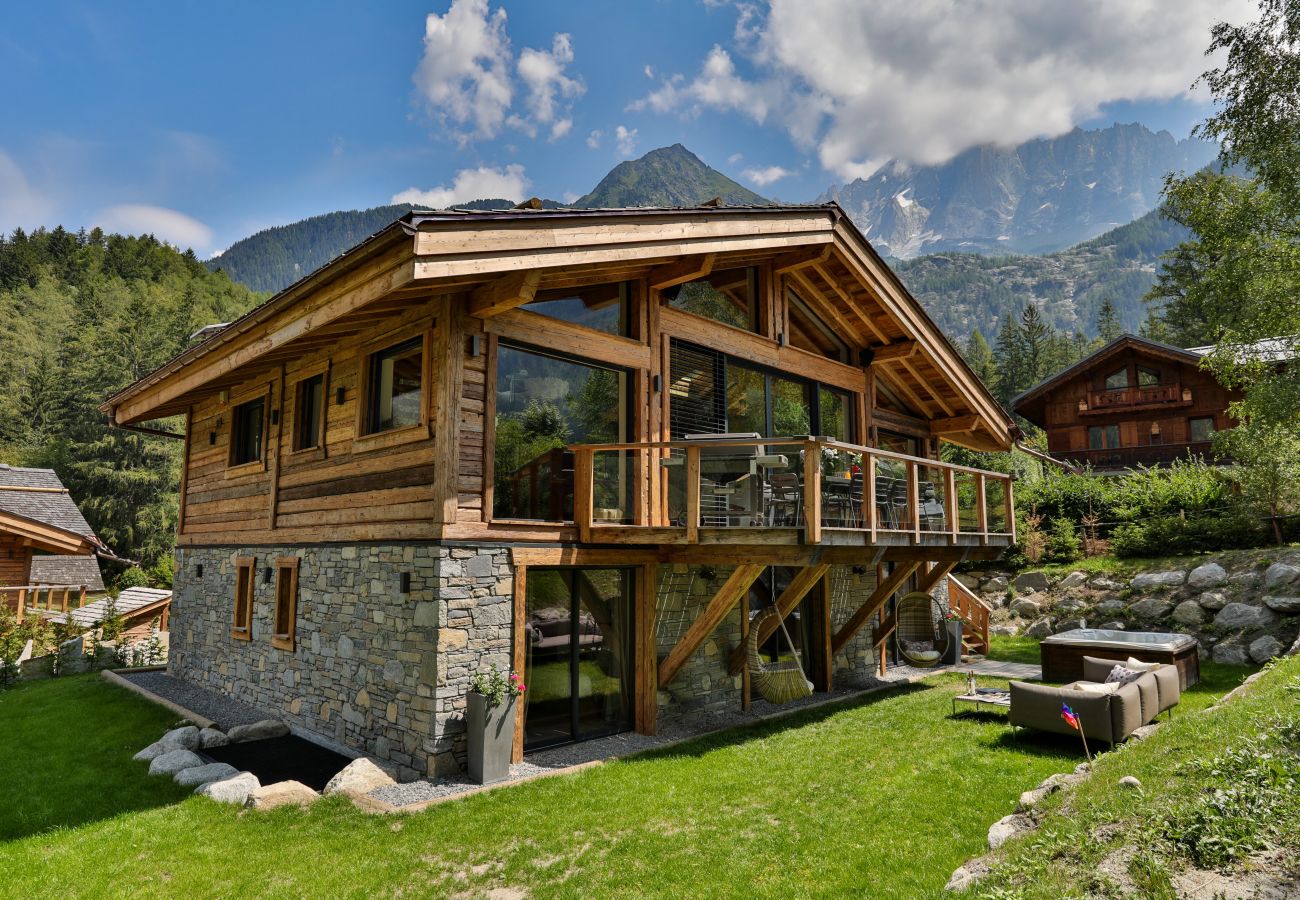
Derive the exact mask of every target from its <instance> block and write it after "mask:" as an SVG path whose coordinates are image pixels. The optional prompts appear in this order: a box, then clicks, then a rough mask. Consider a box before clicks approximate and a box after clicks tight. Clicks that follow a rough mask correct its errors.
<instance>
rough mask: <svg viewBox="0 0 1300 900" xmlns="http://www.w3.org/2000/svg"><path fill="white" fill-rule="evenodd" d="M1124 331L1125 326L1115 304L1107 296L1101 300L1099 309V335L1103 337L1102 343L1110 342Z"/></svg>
mask: <svg viewBox="0 0 1300 900" xmlns="http://www.w3.org/2000/svg"><path fill="white" fill-rule="evenodd" d="M1123 333H1124V326H1123V325H1121V324H1120V321H1119V314H1118V313H1117V312H1116V311H1115V304H1114V303H1112V302H1111V300H1110V298H1109V297H1107V298H1106V299H1105V300H1102V301H1101V306H1100V307H1099V308H1098V309H1097V337H1098V338H1100V339H1101V342H1102V344H1109V343H1110V342H1111V341H1113V340H1115V338H1117V337H1119V336H1120V335H1121V334H1123Z"/></svg>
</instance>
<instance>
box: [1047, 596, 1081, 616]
mask: <svg viewBox="0 0 1300 900" xmlns="http://www.w3.org/2000/svg"><path fill="white" fill-rule="evenodd" d="M1055 608H1056V611H1057V612H1058V613H1072V612H1079V611H1080V610H1083V609H1087V608H1088V604H1087V602H1086V601H1084V600H1080V599H1079V598H1078V597H1066V598H1065V599H1064V600H1062V601H1061V602H1060V603H1058V604H1056V607H1055Z"/></svg>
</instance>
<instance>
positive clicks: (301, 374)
mask: <svg viewBox="0 0 1300 900" xmlns="http://www.w3.org/2000/svg"><path fill="white" fill-rule="evenodd" d="M317 376H320V380H321V409H320V429H319V431H318V433H317V435H316V440H317V443H316V446H314V447H299V446H298V420H299V415H300V414H301V412H302V392H303V387H304V386H305V385H306V383H307V382H308V381H310V380H311V379H313V378H315V377H317ZM288 394H289V396H290V397H292V398H293V415H292V417H291V418H290V419H289V426H290V431H289V456H291V457H293V458H294V459H313V458H314V459H324V458H325V439H326V437H327V436H328V434H329V408H330V364H329V361H328V360H327V361H325V362H322V363H317V364H316V365H314V366H308V367H306V368H303V369H301V370H299V371H298V372H296V373H295V374H294V382H293V388H292V389H291V390H290V391H289V392H288Z"/></svg>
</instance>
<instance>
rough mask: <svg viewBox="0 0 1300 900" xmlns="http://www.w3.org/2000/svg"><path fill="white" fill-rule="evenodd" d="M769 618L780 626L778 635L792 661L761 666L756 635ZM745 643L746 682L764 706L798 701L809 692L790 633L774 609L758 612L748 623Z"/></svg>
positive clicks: (761, 660)
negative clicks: (787, 649)
mask: <svg viewBox="0 0 1300 900" xmlns="http://www.w3.org/2000/svg"><path fill="white" fill-rule="evenodd" d="M772 617H775V618H776V621H777V623H778V624H779V625H780V627H781V633H782V634H784V635H785V642H786V644H788V645H789V647H790V655H791V656H792V657H793V659H790V660H782V661H780V662H775V663H765V662H764V661H763V656H762V654H761V653H759V652H758V636H759V634H760V632H762V630H763V625H764V623H765V622H766V621H767V620H768V619H769V618H772ZM745 644H746V647H745V650H746V652H745V657H746V660H747V665H748V666H749V683H750V684H751V685H752V686H753V688H754V690H756V691H757V692H758V695H759V696H760V697H762V698H763V699H764V700H766V701H767V702H768V703H789V702H790V701H791V700H798V699H799V698H801V697H807V696H808V695H809V694H811V693H812V691H813V685H812V682H811V681H809V680H808V678H807V676H806V675H804V673H803V666H802V664H800V662H799V653H798V652H797V651H796V650H795V649H794V642H793V641H792V640H790V632H788V631H786V629H785V621H784V620H782V618H781V616H780V614H779V613H777V611H776V607H775V606H772V607H769V608H768V609H766V610H764V611H763V612H761V613H759V614H758V616H756V617H755V618H754V620H753V621H752V622H750V623H749V638H748V640H747V641H746V642H745Z"/></svg>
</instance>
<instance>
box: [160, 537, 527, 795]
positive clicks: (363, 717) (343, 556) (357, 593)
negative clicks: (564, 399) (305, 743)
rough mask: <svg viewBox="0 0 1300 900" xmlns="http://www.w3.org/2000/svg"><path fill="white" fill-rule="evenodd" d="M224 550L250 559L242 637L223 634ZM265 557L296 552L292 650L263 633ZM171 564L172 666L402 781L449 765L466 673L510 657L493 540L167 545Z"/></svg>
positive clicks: (506, 587)
mask: <svg viewBox="0 0 1300 900" xmlns="http://www.w3.org/2000/svg"><path fill="white" fill-rule="evenodd" d="M237 556H252V557H255V558H256V559H257V569H256V571H257V578H256V580H255V591H254V606H253V624H252V640H251V641H240V640H235V639H234V638H232V637H231V635H230V626H231V618H232V610H233V604H234V560H235V557H237ZM279 556H297V557H299V558H300V559H301V560H302V561H301V562H300V563H299V572H298V615H297V630H296V647H295V649H294V650H293V651H292V652H290V651H285V650H278V649H276V648H274V647H272V646H271V641H270V629H271V616H272V613H273V605H274V598H275V583H274V578H272V580H271V581H270V582H267V581H265V580H264V578H263V577H262V572H263V569H264V567H265V566H268V565H271V566H273V565H274V560H275V558H276V557H279ZM176 563H177V565H176V579H175V585H174V587H175V591H176V593H175V598H174V600H173V602H172V619H171V641H172V644H171V646H172V653H171V662H170V670H171V672H172V673H173V674H175V675H177V676H179V677H182V678H185V679H187V680H190V681H193V682H196V683H198V684H202V685H205V686H208V687H212V688H215V689H217V690H221V691H224V692H225V693H227V694H229V695H231V696H233V697H235V698H236V699H239V700H242V701H244V702H247V703H250V704H253V705H255V706H257V707H259V708H260V709H263V710H265V711H267V712H268V713H272V714H274V715H276V716H278V717H280V718H282V719H284V720H285V721H287V722H289V723H291V724H293V725H296V726H298V727H301V728H303V729H305V730H307V731H310V732H313V733H316V734H319V735H322V736H324V737H327V738H330V739H332V740H335V741H338V742H339V743H341V744H344V745H346V746H348V747H351V748H354V749H356V750H359V751H362V752H365V753H368V754H370V755H372V756H375V757H377V758H379V759H382V760H385V761H387V762H389V763H391V764H393V765H394V766H396V767H397V768H398V770H399V773H400V774H401V775H403V776H405V778H407V779H410V778H414V777H417V776H419V775H425V774H442V773H448V772H451V771H455V770H456V769H457V768H458V767H459V763H460V761H463V758H464V721H463V716H464V707H465V691H466V687H467V685H468V681H469V673H470V672H471V671H473V670H474V669H475V668H477V667H478V666H480V665H482V666H486V665H488V664H489V663H491V662H496V663H497V664H498V665H500V666H508V665H509V662H510V659H509V657H510V616H511V597H512V590H513V577H512V573H511V568H510V564H509V560H508V552H507V551H505V550H502V549H483V550H474V549H460V548H447V547H436V546H432V545H418V544H408V545H397V544H376V545H338V546H332V545H311V546H305V547H295V546H282V547H215V548H214V547H208V548H181V549H178V550H177V560H176ZM200 564H201V565H202V566H203V577H202V578H197V577H196V567H197V566H198V565H200ZM403 572H406V573H409V574H410V577H411V585H410V591H409V592H407V593H401V592H400V590H399V584H400V576H401V574H402V573H403ZM458 755H459V756H458Z"/></svg>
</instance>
